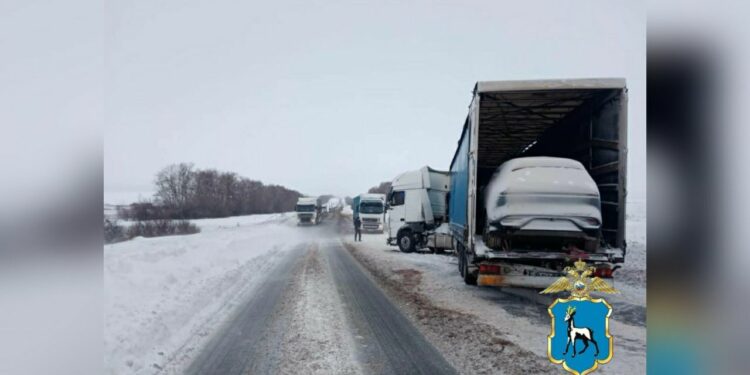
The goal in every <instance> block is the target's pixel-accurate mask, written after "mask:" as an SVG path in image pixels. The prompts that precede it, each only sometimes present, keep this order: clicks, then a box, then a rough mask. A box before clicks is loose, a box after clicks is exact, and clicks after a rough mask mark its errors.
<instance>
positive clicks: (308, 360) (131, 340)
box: [105, 215, 456, 374]
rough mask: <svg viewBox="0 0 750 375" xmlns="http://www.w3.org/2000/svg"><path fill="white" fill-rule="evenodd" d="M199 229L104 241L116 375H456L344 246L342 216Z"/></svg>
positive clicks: (109, 359)
mask: <svg viewBox="0 0 750 375" xmlns="http://www.w3.org/2000/svg"><path fill="white" fill-rule="evenodd" d="M234 221H237V222H234ZM199 225H201V228H203V232H202V233H200V234H197V235H192V236H178V237H163V238H159V239H148V240H147V239H137V240H135V241H131V242H127V243H122V244H117V245H113V246H108V247H107V248H105V273H106V274H107V276H106V279H107V285H108V292H109V293H108V294H109V299H110V301H109V306H108V311H107V318H106V325H107V334H106V340H105V341H106V350H107V353H106V363H107V367H108V371H109V372H110V373H135V374H157V373H168V374H172V373H188V374H248V373H251V374H276V373H281V374H291V373H301V374H360V373H364V374H371V373H377V374H402V373H422V374H453V373H456V371H455V370H454V369H453V368H452V367H451V365H450V364H448V362H447V361H446V360H445V359H444V358H443V356H442V355H441V354H440V353H439V352H438V351H437V350H436V349H435V348H434V347H433V346H432V345H431V344H430V343H429V342H427V341H426V340H425V338H424V337H423V335H422V334H421V333H420V332H419V331H418V330H417V329H416V328H415V327H414V326H413V325H412V324H411V323H410V321H409V319H407V318H406V317H405V316H404V315H403V314H402V313H401V311H400V310H399V309H398V308H397V307H395V306H394V305H393V304H392V303H391V302H390V300H389V299H388V297H386V295H385V294H384V292H383V291H382V290H381V289H380V288H379V287H378V286H377V285H376V284H375V283H374V282H373V281H372V280H371V279H370V277H369V276H368V274H367V273H366V271H364V270H363V269H362V268H361V267H360V266H359V265H358V263H357V261H356V260H355V259H354V258H353V257H352V255H351V254H350V253H349V251H347V250H346V249H345V248H344V247H343V245H342V243H341V241H340V240H339V235H338V222H337V221H326V222H324V223H322V224H321V225H319V226H314V227H297V226H296V224H295V223H294V218H293V216H291V215H276V216H271V217H267V218H263V217H254V218H253V217H246V218H230V219H221V220H213V221H209V220H203V221H199ZM149 310H150V311H149ZM149 312H150V313H149Z"/></svg>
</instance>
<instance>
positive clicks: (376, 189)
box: [367, 181, 391, 194]
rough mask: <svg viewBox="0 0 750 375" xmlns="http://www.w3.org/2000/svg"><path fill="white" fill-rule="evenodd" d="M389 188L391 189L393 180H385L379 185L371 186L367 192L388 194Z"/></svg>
mask: <svg viewBox="0 0 750 375" xmlns="http://www.w3.org/2000/svg"><path fill="white" fill-rule="evenodd" d="M389 190H391V182H390V181H385V182H381V183H380V185H378V186H373V187H371V188H370V190H368V191H367V192H368V193H370V194H388V191H389Z"/></svg>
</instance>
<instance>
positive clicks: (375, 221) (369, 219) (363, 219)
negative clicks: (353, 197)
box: [362, 218, 378, 223]
mask: <svg viewBox="0 0 750 375" xmlns="http://www.w3.org/2000/svg"><path fill="white" fill-rule="evenodd" d="M362 222H363V223H377V222H378V219H373V218H362Z"/></svg>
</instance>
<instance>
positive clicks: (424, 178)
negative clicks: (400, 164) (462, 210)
mask: <svg viewBox="0 0 750 375" xmlns="http://www.w3.org/2000/svg"><path fill="white" fill-rule="evenodd" d="M450 178H451V177H450V173H449V172H445V171H438V170H435V169H432V168H430V167H428V166H425V167H422V168H420V169H418V170H415V171H409V172H404V173H402V174H400V175H398V176H397V177H396V178H395V179H393V181H392V182H391V189H390V192H389V194H388V214H387V222H386V227H387V233H388V237H387V239H386V243H387V244H388V245H396V246H398V248H399V249H400V250H401V251H402V252H405V253H410V252H413V251H415V250H417V249H422V248H425V247H427V248H429V249H430V250H432V251H433V252H442V251H443V250H445V249H452V241H451V237H450V232H449V231H448V229H449V227H448V191H449V187H450Z"/></svg>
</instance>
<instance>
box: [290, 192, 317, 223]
mask: <svg viewBox="0 0 750 375" xmlns="http://www.w3.org/2000/svg"><path fill="white" fill-rule="evenodd" d="M295 211H296V212H297V219H298V222H297V224H298V225H316V224H318V223H319V222H320V217H321V212H320V205H318V199H317V198H314V197H300V198H299V199H298V200H297V207H296V209H295Z"/></svg>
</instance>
